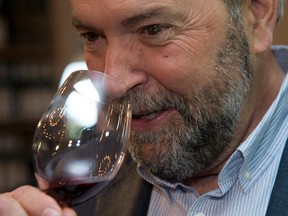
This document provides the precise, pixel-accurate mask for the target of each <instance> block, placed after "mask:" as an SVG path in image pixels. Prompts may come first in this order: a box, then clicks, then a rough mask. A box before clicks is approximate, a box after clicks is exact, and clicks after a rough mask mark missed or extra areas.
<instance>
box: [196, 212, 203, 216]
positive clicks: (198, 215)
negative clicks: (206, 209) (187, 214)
mask: <svg viewBox="0 0 288 216" xmlns="http://www.w3.org/2000/svg"><path fill="white" fill-rule="evenodd" d="M195 216H205V214H204V213H202V212H199V213H197V214H195Z"/></svg>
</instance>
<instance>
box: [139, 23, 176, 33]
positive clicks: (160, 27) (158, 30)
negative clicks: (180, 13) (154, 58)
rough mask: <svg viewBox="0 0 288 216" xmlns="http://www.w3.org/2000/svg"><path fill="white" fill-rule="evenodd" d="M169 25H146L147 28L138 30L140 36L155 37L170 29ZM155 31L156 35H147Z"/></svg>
mask: <svg viewBox="0 0 288 216" xmlns="http://www.w3.org/2000/svg"><path fill="white" fill-rule="evenodd" d="M170 27H171V26H170V25H167V24H152V25H148V26H144V27H142V28H140V30H139V32H140V33H141V34H148V35H149V36H157V35H159V34H161V33H162V32H163V31H164V30H166V29H168V28H170ZM150 30H151V31H155V30H156V33H154V32H152V33H151V34H150V33H149V31H150Z"/></svg>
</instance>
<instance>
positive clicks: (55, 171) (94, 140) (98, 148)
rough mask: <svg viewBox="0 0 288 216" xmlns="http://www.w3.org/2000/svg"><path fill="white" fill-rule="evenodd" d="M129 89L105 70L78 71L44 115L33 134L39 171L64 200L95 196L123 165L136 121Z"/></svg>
mask: <svg viewBox="0 0 288 216" xmlns="http://www.w3.org/2000/svg"><path fill="white" fill-rule="evenodd" d="M124 89H125V86H124V84H123V83H122V82H121V81H119V79H116V78H113V77H111V76H108V75H106V74H104V73H101V72H96V71H89V70H82V71H76V72H73V73H72V74H71V75H70V76H69V77H68V79H67V80H66V81H65V82H64V84H63V85H62V87H61V88H60V89H59V90H58V91H57V93H56V95H55V96H54V98H53V100H52V102H51V104H50V106H49V107H48V108H47V110H46V111H45V112H44V114H43V116H42V117H41V119H40V121H39V123H38V125H37V128H36V131H35V135H34V138H33V165H34V170H35V176H36V179H37V182H38V184H39V187H40V189H42V190H43V191H45V192H46V193H47V194H49V195H51V196H52V197H54V198H55V199H56V200H57V201H58V203H59V204H60V205H61V206H70V207H71V206H75V205H78V204H80V203H82V202H84V201H85V200H87V199H89V198H91V197H92V196H94V195H95V194H97V193H98V192H99V191H101V190H102V189H103V188H104V187H105V186H106V185H107V184H108V183H109V182H110V181H111V180H112V179H113V177H114V176H115V175H116V173H117V171H118V170H119V168H120V166H121V163H122V162H123V159H124V155H125V150H126V148H125V145H126V142H127V141H128V138H129V132H130V122H131V108H130V104H129V97H128V95H127V93H126V94H124ZM123 95H124V96H123Z"/></svg>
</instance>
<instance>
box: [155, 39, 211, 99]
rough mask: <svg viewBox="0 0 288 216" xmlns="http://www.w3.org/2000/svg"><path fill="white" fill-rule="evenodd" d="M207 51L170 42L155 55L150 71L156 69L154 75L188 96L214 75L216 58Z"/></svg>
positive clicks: (159, 80) (171, 87)
mask: <svg viewBox="0 0 288 216" xmlns="http://www.w3.org/2000/svg"><path fill="white" fill-rule="evenodd" d="M207 52H208V51H206V50H205V49H202V50H195V48H193V47H191V46H190V47H189V46H187V45H182V46H181V45H179V44H177V45H176V44H170V45H169V46H167V47H166V48H164V49H162V50H161V52H160V53H159V54H158V55H155V56H157V57H155V56H154V57H153V58H151V61H154V62H155V63H154V64H151V65H152V66H153V68H151V70H150V71H156V72H155V73H154V74H153V75H152V76H154V78H155V79H157V80H158V82H159V83H161V84H162V85H163V86H165V87H166V88H168V89H169V90H171V91H173V92H175V93H179V94H180V95H183V96H184V95H185V96H188V95H189V94H191V92H197V90H198V89H200V88H201V87H202V86H203V85H204V84H205V83H206V82H208V81H209V80H210V79H211V77H213V76H214V75H213V73H214V72H213V65H214V60H213V59H214V58H213V57H212V56H211V53H207Z"/></svg>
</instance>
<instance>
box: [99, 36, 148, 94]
mask: <svg viewBox="0 0 288 216" xmlns="http://www.w3.org/2000/svg"><path fill="white" fill-rule="evenodd" d="M136 43H137V42H136ZM136 43H135V42H134V43H133V41H132V40H131V38H129V37H125V36H122V37H115V38H113V39H111V40H110V41H109V42H108V45H107V49H106V58H105V67H104V73H106V74H108V75H111V76H112V77H114V78H116V79H117V80H118V81H119V82H117V83H114V84H111V85H110V88H111V91H112V92H114V93H116V94H117V95H118V96H119V94H125V93H127V92H128V91H129V90H131V89H133V88H135V87H136V86H139V85H143V84H144V83H145V82H146V81H147V75H146V73H145V72H144V71H145V70H144V65H143V61H141V49H140V47H139V46H137V45H136ZM121 82H122V84H121Z"/></svg>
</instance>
